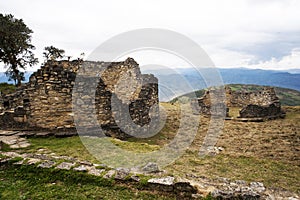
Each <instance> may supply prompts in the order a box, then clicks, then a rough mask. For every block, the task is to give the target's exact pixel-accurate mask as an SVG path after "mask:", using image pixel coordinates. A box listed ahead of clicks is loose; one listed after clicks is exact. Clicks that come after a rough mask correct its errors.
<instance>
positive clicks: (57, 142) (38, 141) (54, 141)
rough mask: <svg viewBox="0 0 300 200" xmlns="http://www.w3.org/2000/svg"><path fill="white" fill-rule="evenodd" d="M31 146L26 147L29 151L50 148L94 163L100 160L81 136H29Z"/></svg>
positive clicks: (57, 152)
mask: <svg viewBox="0 0 300 200" xmlns="http://www.w3.org/2000/svg"><path fill="white" fill-rule="evenodd" d="M28 140H29V142H30V143H31V146H30V147H28V148H27V149H26V151H27V152H36V151H37V150H39V149H48V150H50V151H51V152H54V153H56V154H57V155H62V156H70V157H73V158H77V159H79V160H88V161H90V162H93V163H99V161H98V160H97V159H96V158H95V157H94V156H93V155H91V154H90V153H89V151H88V150H87V149H86V148H85V146H84V145H83V144H82V142H81V140H80V137H79V136H73V137H67V138H56V137H48V138H29V139H28Z"/></svg>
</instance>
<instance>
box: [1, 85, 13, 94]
mask: <svg viewBox="0 0 300 200" xmlns="http://www.w3.org/2000/svg"><path fill="white" fill-rule="evenodd" d="M15 90H16V86H14V85H13V84H8V83H0V92H1V94H9V93H12V92H14V91H15Z"/></svg>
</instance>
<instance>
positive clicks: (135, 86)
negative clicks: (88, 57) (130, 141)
mask: <svg viewBox="0 0 300 200" xmlns="http://www.w3.org/2000/svg"><path fill="white" fill-rule="evenodd" d="M95 66H96V67H97V69H101V67H102V68H103V69H104V70H102V71H101V76H100V75H99V73H98V74H97V73H95V72H94V71H93V70H94V69H95ZM80 67H84V69H83V70H85V71H86V73H84V75H80V77H77V75H78V72H79V70H80ZM76 77H77V78H76ZM157 83H158V80H157V78H156V77H154V76H153V75H151V74H150V75H149V74H141V72H140V69H139V65H138V64H137V63H136V62H135V61H134V60H133V59H132V58H128V59H127V60H125V61H124V62H112V63H109V62H90V61H86V62H84V63H82V62H81V61H78V60H75V61H49V62H47V63H46V64H44V66H42V67H41V69H39V70H38V71H37V72H35V73H33V74H32V75H31V77H30V80H29V82H28V83H27V84H25V85H24V86H22V87H21V88H18V89H17V91H16V92H14V93H12V94H9V95H6V96H2V97H1V100H0V103H1V105H0V109H2V113H1V114H0V126H1V127H2V129H3V128H7V129H15V130H18V129H19V130H20V129H22V130H24V129H25V130H26V129H27V130H28V129H30V130H31V129H37V130H41V129H46V130H56V131H58V130H72V129H74V128H75V124H74V112H72V95H73V87H74V86H75V85H76V88H77V90H76V95H80V98H78V97H77V98H76V99H77V101H76V102H73V103H74V104H73V106H76V107H77V108H78V109H77V110H82V111H87V110H91V112H92V113H96V116H97V121H98V123H99V125H100V126H101V127H102V128H103V129H105V130H107V131H106V133H105V134H106V135H109V136H115V137H119V138H124V137H128V135H126V134H125V133H124V132H123V131H122V130H121V129H120V128H119V127H118V124H117V123H116V120H115V114H116V113H117V112H118V109H119V108H118V107H117V106H119V107H122V108H128V109H127V111H128V112H129V117H130V119H131V120H132V121H133V122H134V123H135V124H138V125H140V126H145V127H146V126H147V125H148V124H149V123H150V121H151V120H154V119H156V118H158V107H155V108H156V109H151V108H153V107H154V106H155V105H156V104H158V84H157ZM91 88H95V92H94V93H93V94H92V95H91V94H90V93H88V92H87V91H90V89H91ZM86 94H89V95H86ZM112 97H113V98H114V99H115V101H114V103H115V104H117V105H113V106H112ZM116 102H117V103H116ZM112 107H114V108H115V109H114V110H112ZM120 110H121V109H120ZM123 110H124V109H123ZM79 114H80V113H79ZM80 116H81V115H80ZM81 117H82V119H80V120H81V123H82V124H84V125H86V126H88V125H89V124H90V122H89V121H90V118H89V116H81Z"/></svg>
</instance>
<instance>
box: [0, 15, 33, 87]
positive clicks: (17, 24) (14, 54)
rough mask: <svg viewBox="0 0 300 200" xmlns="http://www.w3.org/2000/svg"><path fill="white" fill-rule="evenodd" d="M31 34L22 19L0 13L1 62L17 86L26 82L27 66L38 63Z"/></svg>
mask: <svg viewBox="0 0 300 200" xmlns="http://www.w3.org/2000/svg"><path fill="white" fill-rule="evenodd" d="M31 33H33V31H32V30H31V29H29V28H28V27H27V26H26V24H25V23H24V22H23V20H22V19H16V18H14V16H13V15H10V14H9V15H3V14H1V13H0V62H3V63H4V64H5V67H8V68H7V71H6V75H7V76H8V77H9V78H10V79H11V80H14V81H15V83H16V85H17V86H20V85H21V81H22V80H24V72H21V71H20V69H23V70H25V69H26V66H28V65H29V66H33V65H34V64H36V63H38V59H37V58H35V57H34V54H33V52H32V50H34V49H35V47H34V46H33V45H32V44H31Z"/></svg>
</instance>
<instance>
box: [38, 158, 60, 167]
mask: <svg viewBox="0 0 300 200" xmlns="http://www.w3.org/2000/svg"><path fill="white" fill-rule="evenodd" d="M55 164H56V162H54V161H51V160H49V161H46V162H42V163H41V164H39V165H38V167H41V168H51V167H53V166H54V165H55Z"/></svg>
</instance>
